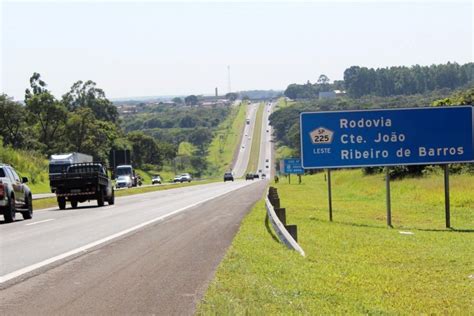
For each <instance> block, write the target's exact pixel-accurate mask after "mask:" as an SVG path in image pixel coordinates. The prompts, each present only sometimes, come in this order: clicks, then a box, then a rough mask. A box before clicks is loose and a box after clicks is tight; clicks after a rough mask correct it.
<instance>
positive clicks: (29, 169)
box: [0, 141, 50, 193]
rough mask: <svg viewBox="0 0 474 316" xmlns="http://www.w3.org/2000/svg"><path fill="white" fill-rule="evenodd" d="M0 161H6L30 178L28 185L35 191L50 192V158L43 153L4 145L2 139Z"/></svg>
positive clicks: (22, 174)
mask: <svg viewBox="0 0 474 316" xmlns="http://www.w3.org/2000/svg"><path fill="white" fill-rule="evenodd" d="M0 162H1V163H6V164H9V165H11V166H13V168H15V170H16V171H17V172H18V173H19V174H20V176H22V177H27V178H28V186H29V187H30V189H31V190H32V191H33V193H48V192H50V189H49V178H48V160H47V159H45V158H44V157H43V156H42V155H40V154H38V153H36V152H34V151H28V150H16V149H12V148H10V147H3V144H2V142H1V141H0Z"/></svg>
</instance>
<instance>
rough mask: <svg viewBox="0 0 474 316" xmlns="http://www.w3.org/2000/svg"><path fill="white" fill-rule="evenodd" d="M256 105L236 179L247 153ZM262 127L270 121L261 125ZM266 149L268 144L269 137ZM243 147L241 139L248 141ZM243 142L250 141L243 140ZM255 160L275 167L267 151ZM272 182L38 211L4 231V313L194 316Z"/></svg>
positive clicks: (0, 273) (0, 279)
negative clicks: (245, 220)
mask: <svg viewBox="0 0 474 316" xmlns="http://www.w3.org/2000/svg"><path fill="white" fill-rule="evenodd" d="M255 115H256V106H255V105H251V106H249V111H248V117H249V118H250V119H251V124H249V125H246V127H245V131H244V137H245V134H247V135H250V136H247V140H248V141H249V142H248V144H249V145H248V146H247V145H244V146H245V149H246V150H241V151H239V154H238V159H237V161H240V164H242V166H239V169H238V170H237V171H239V172H241V173H242V174H243V173H244V172H245V169H246V167H245V168H244V167H243V165H244V162H245V161H247V163H248V157H249V155H250V143H251V139H250V140H249V139H248V137H250V138H252V137H254V136H253V132H254V124H255ZM263 119H264V122H263V126H266V124H267V116H266V115H264V117H263ZM263 133H265V134H268V133H266V130H265V129H263V131H262V144H264V143H265V142H266V143H268V139H269V135H266V136H265V141H264V140H263V139H264V137H263ZM243 143H244V140H243ZM245 144H247V142H245ZM264 148H265V150H263V151H261V152H260V155H261V156H260V157H259V161H260V162H261V163H265V161H266V159H271V152H270V150H268V149H267V148H268V147H267V146H264ZM266 185H267V181H261V180H254V181H245V180H236V181H234V182H226V183H223V182H219V183H210V184H203V185H197V186H191V187H183V188H176V189H170V190H165V191H156V192H150V193H145V194H138V195H132V196H127V197H120V198H117V199H116V203H115V205H113V206H105V207H101V208H99V207H96V203H95V202H94V203H90V204H81V207H79V208H78V209H70V208H68V209H66V210H64V211H60V210H58V209H57V208H51V209H47V210H39V211H36V212H35V213H34V217H33V220H28V221H22V220H17V221H16V222H14V223H11V224H5V223H4V222H1V224H2V225H0V263H1V264H0V306H2V314H4V315H9V314H26V315H28V314H32V315H33V314H35V315H37V314H48V315H50V314H53V315H54V314H123V313H126V314H166V315H169V314H179V315H183V314H184V315H191V314H193V312H194V310H195V306H196V303H198V302H199V300H200V299H201V297H202V295H203V294H204V292H205V290H206V288H207V285H208V284H209V282H210V281H211V280H212V277H213V275H214V272H215V270H216V268H217V266H218V264H219V262H220V261H221V260H222V257H223V256H224V254H225V252H226V249H227V247H228V246H229V245H230V243H231V242H232V239H233V237H234V235H235V233H236V232H237V230H238V228H239V226H240V221H241V220H242V218H243V217H244V216H245V214H246V213H247V212H248V211H249V210H250V209H251V207H252V205H253V204H254V203H255V202H257V201H258V200H259V199H260V198H261V197H262V194H263V192H264V190H265V188H266Z"/></svg>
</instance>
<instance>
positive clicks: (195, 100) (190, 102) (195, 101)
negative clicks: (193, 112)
mask: <svg viewBox="0 0 474 316" xmlns="http://www.w3.org/2000/svg"><path fill="white" fill-rule="evenodd" d="M184 102H185V103H186V104H187V105H197V104H198V97H197V96H195V95H193V94H192V95H188V96H187V97H186V98H184Z"/></svg>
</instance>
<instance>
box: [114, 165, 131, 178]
mask: <svg viewBox="0 0 474 316" xmlns="http://www.w3.org/2000/svg"><path fill="white" fill-rule="evenodd" d="M116 174H117V176H126V175H130V174H132V168H131V167H123V168H117V170H116Z"/></svg>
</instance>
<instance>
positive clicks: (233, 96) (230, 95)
mask: <svg viewBox="0 0 474 316" xmlns="http://www.w3.org/2000/svg"><path fill="white" fill-rule="evenodd" d="M238 97H239V95H238V94H237V93H234V92H229V93H227V94H226V95H225V98H226V99H227V100H230V101H235V100H237V98H238Z"/></svg>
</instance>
